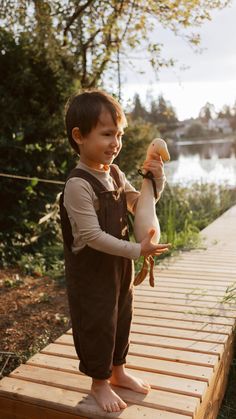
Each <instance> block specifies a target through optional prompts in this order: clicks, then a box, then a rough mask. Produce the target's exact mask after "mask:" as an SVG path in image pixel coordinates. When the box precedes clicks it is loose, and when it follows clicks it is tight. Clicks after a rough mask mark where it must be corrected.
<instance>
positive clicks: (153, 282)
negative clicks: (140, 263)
mask: <svg viewBox="0 0 236 419" xmlns="http://www.w3.org/2000/svg"><path fill="white" fill-rule="evenodd" d="M149 263H150V271H149V284H150V286H151V287H154V285H155V278H154V274H153V268H154V266H155V261H154V258H153V257H152V256H149Z"/></svg>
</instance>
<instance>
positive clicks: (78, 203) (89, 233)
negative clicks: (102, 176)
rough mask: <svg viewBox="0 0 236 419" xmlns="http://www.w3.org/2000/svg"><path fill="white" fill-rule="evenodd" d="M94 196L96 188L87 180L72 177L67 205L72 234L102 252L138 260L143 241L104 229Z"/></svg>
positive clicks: (66, 193) (66, 191) (67, 193)
mask: <svg viewBox="0 0 236 419" xmlns="http://www.w3.org/2000/svg"><path fill="white" fill-rule="evenodd" d="M95 198H96V196H95V194H94V191H93V189H92V187H91V186H90V184H89V183H88V182H87V181H86V180H84V179H81V178H71V179H70V180H69V181H68V182H67V184H66V187H65V193H64V205H65V207H66V210H67V213H68V216H69V219H70V222H71V226H72V232H73V236H74V237H75V238H76V237H77V238H79V240H81V241H82V242H83V243H84V244H87V245H88V246H90V247H92V248H94V249H96V250H99V251H101V252H105V253H108V254H111V255H116V256H123V257H126V258H129V259H137V258H138V257H139V256H140V253H141V245H140V243H133V242H129V241H126V240H121V239H117V238H116V237H114V236H112V235H110V234H108V233H106V232H105V231H102V230H101V228H100V225H99V222H98V217H97V214H96V209H95V207H94V200H95ZM75 247H76V246H75Z"/></svg>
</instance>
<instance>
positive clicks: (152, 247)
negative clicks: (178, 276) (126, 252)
mask: <svg viewBox="0 0 236 419" xmlns="http://www.w3.org/2000/svg"><path fill="white" fill-rule="evenodd" d="M154 234H155V230H154V229H152V230H150V231H149V233H148V235H147V236H146V237H145V238H144V239H143V240H142V241H141V253H140V256H150V255H154V256H155V255H156V256H158V255H161V254H162V253H164V252H167V251H168V250H169V247H170V246H171V245H170V243H168V244H153V243H152V237H153V235H154Z"/></svg>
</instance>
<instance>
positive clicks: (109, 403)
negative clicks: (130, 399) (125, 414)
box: [91, 379, 127, 412]
mask: <svg viewBox="0 0 236 419" xmlns="http://www.w3.org/2000/svg"><path fill="white" fill-rule="evenodd" d="M91 394H92V395H93V397H94V398H95V399H96V401H97V403H98V405H99V406H100V407H101V408H102V409H103V410H105V412H119V411H120V410H121V409H124V408H125V407H127V404H126V403H125V402H124V401H123V400H122V399H121V398H120V397H119V396H118V394H116V393H115V392H114V391H113V390H112V389H111V387H110V385H109V383H108V381H107V380H94V379H93V383H92V386H91Z"/></svg>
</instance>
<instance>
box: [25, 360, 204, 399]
mask: <svg viewBox="0 0 236 419" xmlns="http://www.w3.org/2000/svg"><path fill="white" fill-rule="evenodd" d="M27 364H28V365H33V366H38V367H46V368H49V369H51V370H58V371H68V372H70V373H76V374H78V373H80V372H79V370H78V360H75V359H73V358H62V357H59V356H54V355H47V354H42V353H38V354H36V355H34V356H33V357H31V358H30V359H29V361H27ZM128 369H129V372H130V373H131V374H134V375H135V374H137V373H136V370H135V369H133V368H132V367H128ZM138 376H139V377H140V378H143V379H144V380H147V381H148V382H149V383H150V385H151V386H152V388H155V389H159V390H168V391H171V392H174V393H179V394H186V395H191V396H194V397H198V398H200V399H201V398H202V396H203V395H204V393H205V391H206V389H207V382H205V381H196V380H192V379H189V378H188V379H186V378H182V377H173V376H172V375H168V374H166V373H162V374H159V373H153V372H150V371H142V370H139V372H138Z"/></svg>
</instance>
